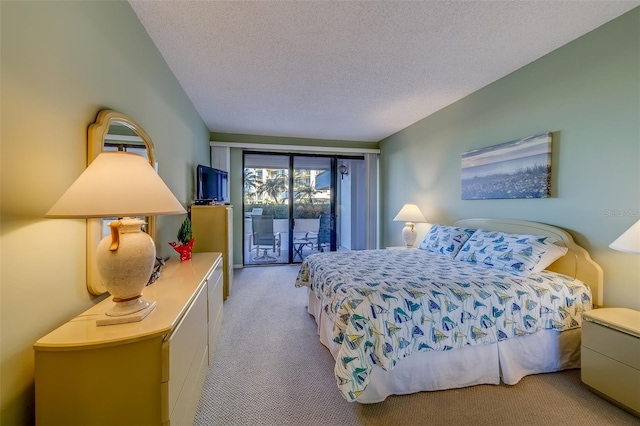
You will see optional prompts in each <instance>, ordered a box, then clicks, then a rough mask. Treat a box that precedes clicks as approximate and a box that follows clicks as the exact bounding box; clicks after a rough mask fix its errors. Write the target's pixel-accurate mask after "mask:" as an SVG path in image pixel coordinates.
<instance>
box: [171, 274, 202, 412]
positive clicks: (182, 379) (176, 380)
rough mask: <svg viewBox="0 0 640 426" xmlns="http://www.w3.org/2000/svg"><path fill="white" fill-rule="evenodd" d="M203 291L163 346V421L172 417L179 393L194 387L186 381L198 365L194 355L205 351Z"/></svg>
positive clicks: (179, 396) (196, 355) (198, 294)
mask: <svg viewBox="0 0 640 426" xmlns="http://www.w3.org/2000/svg"><path fill="white" fill-rule="evenodd" d="M206 289H207V286H206V285H204V286H202V287H201V288H200V290H199V292H198V293H197V295H196V297H195V299H194V302H193V304H192V305H191V306H190V308H189V310H188V311H187V312H186V313H185V314H184V316H183V318H182V320H181V321H180V323H179V324H178V325H177V326H176V327H175V329H174V330H173V332H172V333H171V335H170V336H169V337H168V339H167V340H165V342H164V344H163V353H164V354H165V357H166V358H165V360H164V367H165V371H163V375H162V376H163V382H168V384H166V385H164V386H163V391H166V392H167V396H166V399H165V400H166V401H167V407H166V409H167V411H165V412H164V413H163V421H166V420H168V419H169V418H170V417H173V415H172V412H173V410H174V409H175V407H176V403H177V402H178V400H179V399H180V398H181V393H182V392H190V390H191V388H192V387H193V386H194V385H195V384H194V383H189V381H188V380H187V379H188V377H189V375H190V371H191V369H192V368H193V365H194V364H196V365H199V362H200V359H198V358H199V357H198V355H199V354H202V353H204V352H206V350H207V292H206ZM196 368H197V367H196ZM191 374H193V373H191ZM163 399H164V398H163Z"/></svg>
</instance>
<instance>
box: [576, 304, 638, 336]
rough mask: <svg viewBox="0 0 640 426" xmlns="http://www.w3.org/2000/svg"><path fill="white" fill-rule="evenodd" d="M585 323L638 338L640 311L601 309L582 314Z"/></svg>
mask: <svg viewBox="0 0 640 426" xmlns="http://www.w3.org/2000/svg"><path fill="white" fill-rule="evenodd" d="M582 315H583V318H584V320H586V321H591V322H595V323H597V324H601V325H604V326H606V327H610V328H613V329H616V330H619V331H622V332H623V333H627V334H631V335H634V336H638V337H640V311H635V310H633V309H627V308H602V309H593V310H591V311H587V312H584V313H583V314H582Z"/></svg>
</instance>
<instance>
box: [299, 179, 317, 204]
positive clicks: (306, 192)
mask: <svg viewBox="0 0 640 426" xmlns="http://www.w3.org/2000/svg"><path fill="white" fill-rule="evenodd" d="M318 192H320V191H318V190H317V189H316V188H315V186H313V185H311V184H310V183H307V182H298V183H297V185H296V193H295V196H296V200H299V199H301V198H308V199H309V203H310V204H313V197H314V196H315V195H316V194H317V193H318Z"/></svg>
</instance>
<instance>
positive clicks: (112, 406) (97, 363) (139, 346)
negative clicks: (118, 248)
mask: <svg viewBox="0 0 640 426" xmlns="http://www.w3.org/2000/svg"><path fill="white" fill-rule="evenodd" d="M222 269H223V265H222V258H221V256H220V254H219V253H197V254H194V255H193V258H192V259H191V260H190V261H184V262H180V261H178V260H170V261H168V262H167V264H166V265H165V267H164V270H163V272H162V275H161V277H160V278H159V279H158V280H157V281H156V282H155V283H153V284H152V285H150V286H148V287H146V288H145V290H144V292H143V293H144V297H145V298H146V299H148V300H155V301H156V308H155V309H154V310H153V311H152V312H151V313H150V314H149V316H147V318H145V319H144V320H143V321H140V322H134V323H128V324H118V325H109V326H100V327H98V326H96V319H97V318H99V317H100V316H101V315H102V314H103V313H104V312H105V311H106V309H107V308H108V307H109V306H111V304H112V303H113V302H111V300H110V298H107V299H106V300H104V301H102V302H100V303H99V304H97V305H96V306H94V307H93V308H91V309H89V310H87V311H86V312H84V313H82V314H81V315H79V316H77V317H76V318H74V319H72V320H71V321H69V322H68V323H66V324H64V325H62V326H61V327H59V328H58V329H56V330H54V331H53V332H51V333H49V334H48V335H46V336H44V337H43V338H41V339H40V340H38V341H37V342H36V343H35V345H34V349H35V372H36V380H35V382H36V423H37V424H38V425H136V426H139V425H168V424H171V425H191V424H192V422H193V418H194V416H195V412H196V410H197V407H198V402H199V400H200V393H201V391H202V386H203V384H204V379H205V377H206V374H207V369H208V364H209V363H210V361H211V359H212V356H213V353H214V352H215V347H216V342H217V338H218V334H219V331H220V325H221V322H222V298H223V280H222Z"/></svg>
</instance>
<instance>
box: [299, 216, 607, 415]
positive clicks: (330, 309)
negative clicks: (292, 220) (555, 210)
mask: <svg viewBox="0 0 640 426" xmlns="http://www.w3.org/2000/svg"><path fill="white" fill-rule="evenodd" d="M476 231H478V232H476ZM505 237H506V240H505ZM489 242H490V244H489ZM519 244H520V245H519ZM523 244H524V245H523ZM532 247H533V248H532ZM420 248H422V249H407V250H363V251H351V252H331V253H318V254H314V255H310V256H308V257H307V258H305V260H304V261H303V263H302V264H301V267H300V271H299V273H298V276H297V279H296V283H295V285H296V286H297V287H308V290H309V291H308V293H309V304H308V311H309V313H310V314H311V315H313V316H314V318H315V320H316V323H317V326H318V329H317V331H318V334H319V336H320V341H321V342H322V344H323V345H325V346H326V347H327V348H328V349H329V351H330V352H331V354H332V355H333V357H334V359H335V360H336V363H335V369H334V375H335V377H336V384H337V386H338V390H339V391H340V393H341V394H342V396H343V397H344V398H345V399H346V400H347V401H356V402H359V403H376V402H381V401H383V400H384V399H385V398H386V397H387V396H389V395H402V394H409V393H415V392H420V391H433V390H443V389H452V388H460V387H466V386H473V385H478V384H499V383H500V382H501V381H502V382H503V383H506V384H508V385H515V384H516V383H517V382H518V381H520V379H521V378H522V377H524V376H527V375H530V374H538V373H547V372H554V371H559V370H563V369H568V368H577V367H579V366H580V334H581V333H580V326H581V321H582V319H581V317H582V315H581V314H582V312H584V311H586V310H589V309H591V308H592V307H593V306H594V305H595V306H598V305H601V304H602V303H601V298H602V281H603V280H602V269H601V268H600V267H599V266H598V264H596V263H595V262H594V261H593V260H591V258H590V256H589V254H588V253H587V251H586V250H584V249H583V248H582V247H580V246H578V245H577V244H576V243H575V242H574V240H573V238H572V237H571V235H570V234H569V233H567V232H566V231H564V230H562V229H560V228H557V227H554V226H550V225H546V224H542V223H537V222H528V221H520V220H507V219H483V218H477V219H465V220H461V221H458V222H456V223H455V224H454V225H453V226H442V225H435V226H433V227H432V229H431V231H430V232H429V233H428V234H427V236H425V239H424V240H423V242H422V243H421V247H420ZM494 249H495V250H497V251H494ZM514 249H515V252H514ZM552 252H553V253H554V254H553V255H551V253H552ZM545 254H546V255H547V256H544V255H545ZM543 258H544V260H542V259H543ZM504 259H506V260H504ZM548 263H550V264H548ZM547 264H548V265H547ZM542 267H544V269H542V270H540V269H541V268H542Z"/></svg>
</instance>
